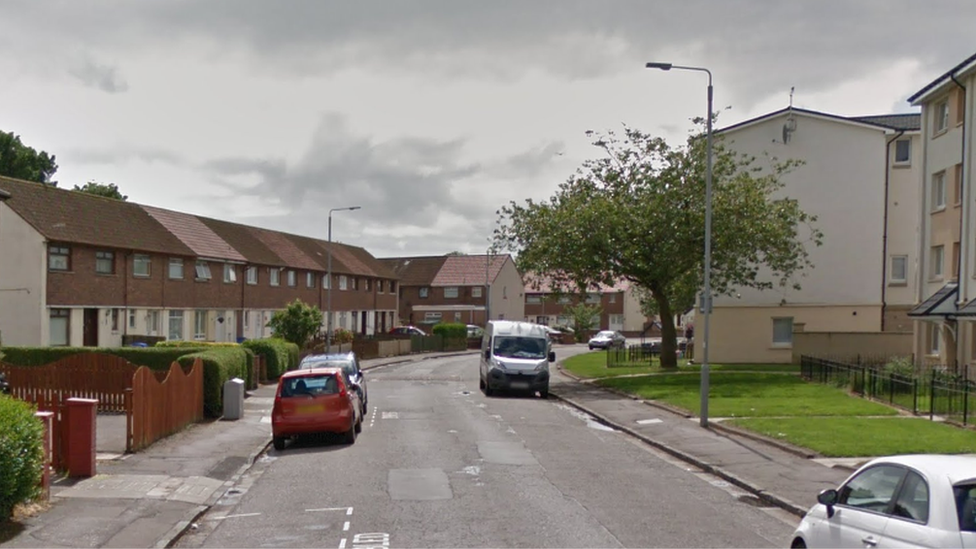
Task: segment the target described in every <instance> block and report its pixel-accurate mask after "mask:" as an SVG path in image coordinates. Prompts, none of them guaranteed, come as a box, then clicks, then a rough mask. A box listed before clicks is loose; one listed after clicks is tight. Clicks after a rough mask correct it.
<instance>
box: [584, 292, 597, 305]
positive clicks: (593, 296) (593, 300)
mask: <svg viewBox="0 0 976 549" xmlns="http://www.w3.org/2000/svg"><path fill="white" fill-rule="evenodd" d="M586 302H587V303H590V304H593V303H599V302H600V294H586Z"/></svg>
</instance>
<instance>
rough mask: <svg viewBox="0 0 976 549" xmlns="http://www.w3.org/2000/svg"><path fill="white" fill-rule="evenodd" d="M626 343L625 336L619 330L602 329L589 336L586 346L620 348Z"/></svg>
mask: <svg viewBox="0 0 976 549" xmlns="http://www.w3.org/2000/svg"><path fill="white" fill-rule="evenodd" d="M625 345H627V338H626V337H624V335H623V334H622V333H620V332H615V331H613V330H603V331H602V332H597V334H596V335H595V336H593V337H591V338H590V341H589V342H588V343H587V346H588V347H589V348H590V350H591V351H592V350H593V349H610V348H611V347H616V348H620V347H623V346H625Z"/></svg>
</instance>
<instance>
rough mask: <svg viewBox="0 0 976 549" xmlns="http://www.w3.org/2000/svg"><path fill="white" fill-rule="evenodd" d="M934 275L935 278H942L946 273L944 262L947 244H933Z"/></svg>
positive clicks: (932, 277)
mask: <svg viewBox="0 0 976 549" xmlns="http://www.w3.org/2000/svg"><path fill="white" fill-rule="evenodd" d="M931 259H932V276H930V277H929V278H931V279H933V280H941V279H942V277H943V276H944V275H945V272H944V266H943V262H944V261H945V246H932V250H931Z"/></svg>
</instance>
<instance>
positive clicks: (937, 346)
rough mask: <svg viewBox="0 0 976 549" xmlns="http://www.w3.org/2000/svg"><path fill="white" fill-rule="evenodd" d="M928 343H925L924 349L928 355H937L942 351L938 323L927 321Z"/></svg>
mask: <svg viewBox="0 0 976 549" xmlns="http://www.w3.org/2000/svg"><path fill="white" fill-rule="evenodd" d="M927 324H928V330H926V332H927V334H928V338H927V339H928V342H927V343H928V345H926V351H927V353H928V354H929V355H939V354H941V353H942V330H941V329H939V323H937V322H928V323H927Z"/></svg>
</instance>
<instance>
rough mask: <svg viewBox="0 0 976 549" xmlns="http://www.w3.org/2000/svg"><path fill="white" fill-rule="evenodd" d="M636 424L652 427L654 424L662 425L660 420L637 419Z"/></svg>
mask: <svg viewBox="0 0 976 549" xmlns="http://www.w3.org/2000/svg"><path fill="white" fill-rule="evenodd" d="M637 423H638V424H639V425H653V424H655V423H662V421H661V420H660V419H638V420H637Z"/></svg>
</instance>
